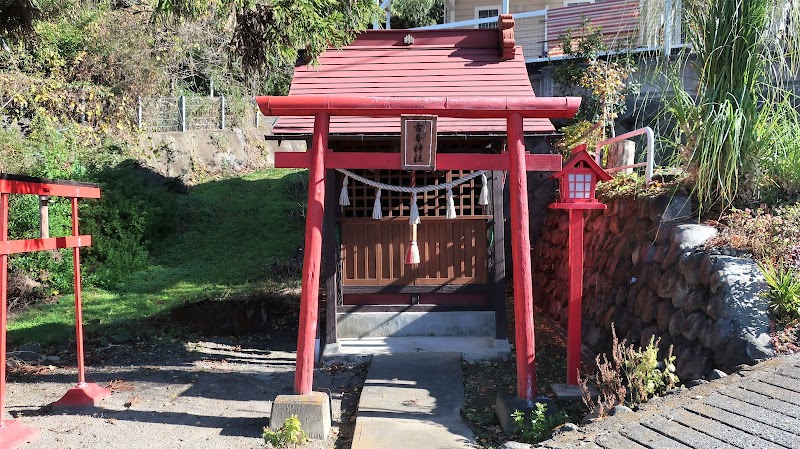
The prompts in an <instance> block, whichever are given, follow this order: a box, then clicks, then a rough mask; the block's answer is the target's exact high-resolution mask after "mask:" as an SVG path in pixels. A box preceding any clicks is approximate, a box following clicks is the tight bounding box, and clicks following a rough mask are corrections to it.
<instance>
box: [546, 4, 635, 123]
mask: <svg viewBox="0 0 800 449" xmlns="http://www.w3.org/2000/svg"><path fill="white" fill-rule="evenodd" d="M559 39H560V43H561V49H562V51H563V53H564V55H565V56H567V59H565V60H564V61H559V62H554V63H551V67H552V70H553V80H554V81H555V82H556V83H558V84H559V86H560V87H561V93H562V94H565V95H567V94H579V95H581V96H583V101H582V102H581V107H580V109H579V110H578V113H577V114H576V115H575V118H576V120H579V121H588V122H591V123H597V122H600V121H602V123H603V124H604V126H605V127H606V128H610V129H611V132H612V133H613V124H614V120H615V119H616V118H617V117H618V116H619V115H620V114H622V113H623V112H625V109H626V106H625V98H626V96H627V95H631V94H635V93H636V92H638V89H639V86H638V84H636V83H632V82H631V81H630V76H631V74H633V72H634V71H635V67H634V64H633V61H632V60H631V59H630V57H628V55H625V54H610V50H613V49H611V48H609V47H608V46H607V45H606V44H605V43H604V42H603V35H602V29H601V28H599V27H595V26H593V25H592V24H591V21H590V20H589V19H588V18H584V20H583V23H582V24H581V28H580V29H579V30H573V29H569V30H568V31H567V32H566V33H565V34H562V35H561V36H559ZM604 131H605V128H604Z"/></svg>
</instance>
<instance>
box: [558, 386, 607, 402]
mask: <svg viewBox="0 0 800 449" xmlns="http://www.w3.org/2000/svg"><path fill="white" fill-rule="evenodd" d="M588 387H589V394H591V395H592V399H597V397H598V396H599V395H600V392H598V391H597V388H595V387H594V386H593V385H588ZM550 390H551V391H552V392H553V396H554V397H555V400H556V401H559V402H568V401H581V400H583V391H582V390H581V387H580V386H578V385H569V384H560V383H559V384H550Z"/></svg>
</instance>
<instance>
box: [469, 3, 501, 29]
mask: <svg viewBox="0 0 800 449" xmlns="http://www.w3.org/2000/svg"><path fill="white" fill-rule="evenodd" d="M499 15H500V7H499V6H476V7H475V18H476V19H488V18H489V17H497V16H499ZM478 28H479V29H482V30H485V29H492V28H497V22H489V23H481V24H479V25H478Z"/></svg>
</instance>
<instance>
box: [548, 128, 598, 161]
mask: <svg viewBox="0 0 800 449" xmlns="http://www.w3.org/2000/svg"><path fill="white" fill-rule="evenodd" d="M593 126H594V125H593V124H592V122H590V121H588V120H579V121H576V122H574V123H572V124H571V125H567V126H564V127H563V128H561V132H562V133H564V137H563V138H562V139H561V140H560V141H559V142H558V143H557V144H556V147H557V148H558V150H559V151H560V152H561V155H562V156H564V159H565V160H566V159H569V158H570V157H571V156H572V149H573V148H575V147H576V146H578V145H580V144H582V143H585V144H586V147H587V149H588V150H589V151H594V149H595V148H596V147H597V144H598V143H599V142H600V141H602V140H603V129H602V128H601V127H597V128H594V129H592V128H593Z"/></svg>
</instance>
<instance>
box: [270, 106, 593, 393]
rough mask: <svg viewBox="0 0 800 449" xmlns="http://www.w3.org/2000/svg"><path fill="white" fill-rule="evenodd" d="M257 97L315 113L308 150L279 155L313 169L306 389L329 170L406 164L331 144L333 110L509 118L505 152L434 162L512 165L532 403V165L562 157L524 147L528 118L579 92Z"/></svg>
mask: <svg viewBox="0 0 800 449" xmlns="http://www.w3.org/2000/svg"><path fill="white" fill-rule="evenodd" d="M256 101H257V103H258V106H259V108H260V109H261V112H262V113H263V114H264V115H271V116H313V117H314V133H313V137H312V141H311V148H310V150H309V151H308V152H305V153H280V152H279V153H276V154H275V166H276V167H279V168H308V169H309V171H310V175H309V185H308V212H307V214H306V230H305V257H304V259H303V279H302V292H301V296H300V326H299V329H298V336H297V362H296V363H297V364H296V371H295V384H294V391H295V393H297V394H308V393H310V392H311V389H312V380H313V369H314V342H315V338H316V323H317V315H318V311H319V302H318V297H317V296H318V291H319V279H320V261H321V256H322V221H323V215H324V204H325V169H327V168H371V169H395V170H399V169H400V168H401V165H400V155H399V154H398V153H380V152H372V153H361V152H359V153H341V152H332V151H330V150H329V149H328V135H329V129H330V117H331V116H333V115H338V116H361V117H381V116H383V117H386V116H389V117H400V115H403V114H433V115H437V116H440V117H459V118H474V119H480V118H501V119H505V120H506V131H507V151H505V152H503V153H500V154H477V155H476V154H438V155H437V159H436V167H437V169H439V170H508V172H509V185H510V189H511V191H510V202H511V229H512V231H511V244H512V260H513V263H514V317H515V322H516V325H515V327H516V333H515V348H516V355H517V395H518V397H519V398H520V399H523V400H526V401H528V403H532V402H533V400H534V398H535V397H536V391H537V386H536V364H535V360H536V359H535V350H534V334H533V286H532V280H531V257H530V251H531V242H530V234H529V229H528V226H529V224H528V195H527V191H528V185H527V176H526V172H527V171H558V170H560V169H561V156H560V155H557V154H556V155H550V154H547V155H532V154H526V153H525V142H524V138H523V119H524V118H571V117H573V116H574V115H575V112H577V110H578V107H579V106H580V98H577V97H553V98H542V97H524V98H507V97H494V98H493V97H358V96H312V95H293V96H289V97H266V96H265V97H257V98H256ZM398 122H399V119H398Z"/></svg>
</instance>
